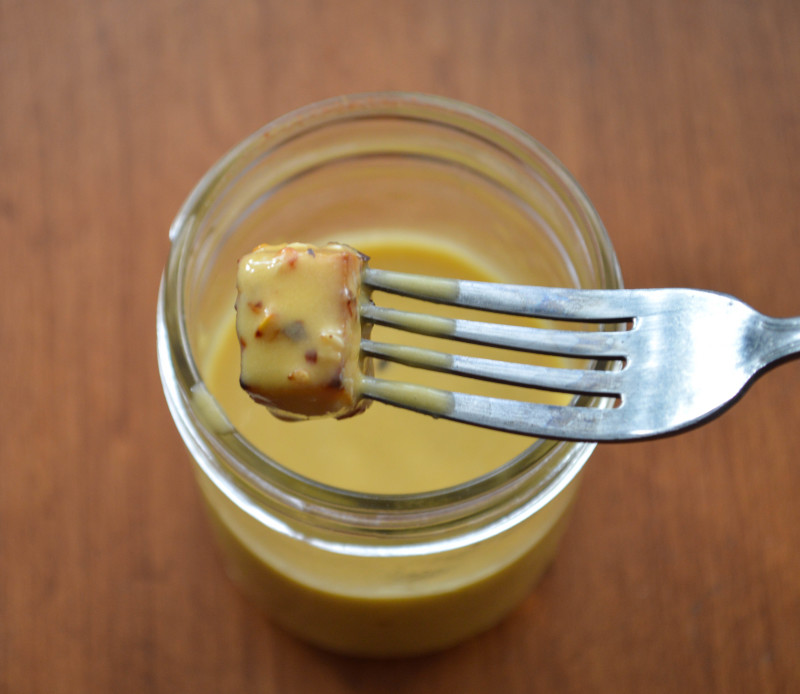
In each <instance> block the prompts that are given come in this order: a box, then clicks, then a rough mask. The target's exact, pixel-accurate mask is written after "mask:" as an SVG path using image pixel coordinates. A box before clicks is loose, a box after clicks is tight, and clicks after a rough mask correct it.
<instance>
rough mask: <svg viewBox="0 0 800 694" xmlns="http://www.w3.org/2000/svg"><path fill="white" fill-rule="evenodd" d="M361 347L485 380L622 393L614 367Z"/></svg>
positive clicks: (370, 342) (372, 353)
mask: <svg viewBox="0 0 800 694" xmlns="http://www.w3.org/2000/svg"><path fill="white" fill-rule="evenodd" d="M361 351H362V352H363V353H364V354H365V355H367V356H370V357H376V358H378V359H385V360H387V361H392V362H397V363H400V364H405V365H406V366H412V367H415V368H421V369H428V370H431V371H440V372H443V373H450V374H455V375H458V376H469V377H470V378H477V379H481V380H484V381H494V382H497V383H508V384H511V385H518V386H525V387H529V388H539V389H542V390H552V391H559V392H565V393H579V394H587V395H588V394H594V395H610V396H614V397H617V396H619V395H620V390H619V387H620V385H621V384H620V382H619V374H618V373H615V372H613V371H601V370H590V369H566V368H558V367H545V366H539V365H534V364H518V363H512V362H505V361H497V360H494V359H482V358H478V357H465V356H461V355H458V354H447V353H444V352H437V351H434V350H429V349H421V348H418V347H409V346H407V345H395V344H388V343H385V342H374V341H373V340H362V341H361Z"/></svg>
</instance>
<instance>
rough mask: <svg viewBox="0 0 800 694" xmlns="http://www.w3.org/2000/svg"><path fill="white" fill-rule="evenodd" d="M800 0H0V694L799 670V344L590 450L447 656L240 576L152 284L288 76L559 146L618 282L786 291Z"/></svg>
mask: <svg viewBox="0 0 800 694" xmlns="http://www.w3.org/2000/svg"><path fill="white" fill-rule="evenodd" d="M798 85H800V5H798V4H797V3H795V2H792V1H791V0H785V1H780V0H763V1H761V2H757V3H756V2H752V3H749V2H738V1H737V2H728V1H726V0H707V1H702V2H653V3H650V2H639V1H638V0H603V1H601V2H595V1H591V0H585V1H583V2H580V1H577V0H571V1H569V0H568V1H566V2H559V3H552V2H545V1H543V0H542V1H539V0H517V1H510V0H503V1H499V2H494V1H490V0H485V1H483V0H476V1H473V2H455V1H453V2H422V1H419V2H414V1H410V0H409V1H400V2H392V3H388V2H387V3H378V2H368V1H366V0H363V1H354V2H326V1H319V0H318V1H312V0H299V1H297V2H291V3H289V2H277V1H273V2H256V1H255V0H250V1H245V0H232V1H231V2H210V1H199V2H180V1H179V0H141V1H140V2H135V3H134V2H123V1H122V0H117V1H111V0H99V1H94V0H66V1H64V2H55V1H53V0H47V1H45V0H41V1H39V2H25V1H24V0H0V244H1V245H0V282H1V283H2V286H0V355H2V371H0V373H1V374H2V377H0V421H2V422H3V424H2V436H0V693H2V694H25V693H29V692H48V694H57V693H59V692H112V691H113V692H116V693H118V694H124V693H126V692H181V691H191V692H231V693H233V692H251V691H261V692H281V693H282V694H284V693H285V694H291V693H294V692H326V693H330V694H338V693H345V692H403V693H405V692H415V693H416V692H449V691H452V692H463V693H464V694H469V693H471V692H476V693H477V692H507V693H509V694H515V693H522V692H533V691H537V692H538V691H553V692H581V693H586V692H643V691H646V692H656V693H658V692H680V693H685V692H723V693H725V694H728V693H732V692H786V693H789V692H795V691H798V690H800V657H798V656H799V655H800V578H799V577H800V510H798V509H800V505H799V504H798V499H800V464H798V459H797V451H798V450H800V426H798V421H799V417H800V363H798V362H795V363H791V364H788V365H786V366H783V367H781V368H780V369H779V370H777V371H774V372H772V373H770V374H768V375H767V376H766V377H765V378H764V379H763V380H762V381H760V382H759V383H757V384H756V385H755V386H754V387H753V388H752V389H751V391H750V392H749V393H748V395H747V396H746V397H745V399H744V400H743V401H742V402H741V403H740V404H739V405H737V406H736V407H735V408H734V409H732V410H731V411H730V412H728V413H727V414H725V415H724V416H723V417H722V418H721V419H719V420H717V421H715V422H713V423H711V424H709V425H708V426H706V427H704V428H702V429H699V430H697V431H694V432H692V433H689V434H686V435H683V436H681V437H677V438H672V439H668V440H664V441H657V442H650V443H645V444H632V445H624V446H603V447H601V448H600V449H598V451H597V453H596V455H595V457H594V458H593V459H592V462H591V464H590V466H589V470H588V474H587V478H586V481H585V484H584V488H583V490H582V498H581V499H580V503H579V504H578V508H577V510H576V513H575V517H574V521H573V523H572V526H571V527H570V529H569V531H568V535H567V540H566V542H565V545H564V548H563V551H562V552H561V554H560V556H559V558H558V561H557V563H556V565H555V566H554V567H553V569H552V570H551V571H550V572H549V573H548V574H547V576H546V578H545V580H544V582H543V583H542V585H541V587H540V588H539V589H538V590H537V591H536V592H535V593H534V594H533V595H532V596H531V597H530V598H529V599H528V600H527V601H526V602H525V604H524V605H523V606H522V608H521V609H520V610H518V611H517V612H516V613H515V614H514V615H513V616H512V617H511V618H510V619H508V620H507V621H506V622H504V623H503V624H502V625H501V626H499V627H498V628H496V629H495V630H493V631H492V632H490V633H488V634H486V635H484V636H481V637H479V638H476V639H474V640H472V641H470V642H468V643H466V644H464V645H462V646H460V647H457V648H455V649H453V650H451V651H449V652H446V653H443V654H439V655H435V656H429V657H425V658H419V659H414V660H410V661H399V662H380V661H378V662H370V661H367V662H365V661H360V660H351V659H346V658H339V657H334V656H331V655H327V654H324V653H320V652H317V651H315V650H313V649H311V648H309V647H306V646H304V645H302V644H300V643H298V642H296V641H294V640H292V639H291V638H289V637H287V636H285V635H283V634H282V633H280V632H278V631H276V630H275V629H273V628H272V627H271V626H269V625H268V624H267V623H265V621H264V620H263V619H262V618H261V617H260V616H259V615H258V614H256V613H255V612H254V611H253V609H252V608H251V607H250V606H249V605H248V604H247V603H246V602H245V601H244V600H242V599H241V598H240V597H239V596H238V595H237V594H236V593H235V592H234V591H233V589H232V588H231V587H230V585H229V584H228V582H227V580H226V579H225V577H224V576H223V574H222V571H221V569H220V567H219V565H218V562H217V559H216V557H215V554H214V551H213V549H212V547H211V544H210V542H209V537H208V533H207V529H206V527H205V524H204V521H203V518H202V514H201V511H200V507H199V503H198V499H197V496H196V493H195V491H194V487H193V482H192V477H191V472H190V468H189V464H188V461H187V459H186V456H185V454H184V452H183V448H182V444H181V442H180V440H179V437H178V435H177V433H176V431H175V429H174V427H173V425H172V422H171V420H170V417H169V414H168V412H167V408H166V406H165V404H164V400H163V397H162V394H161V388H160V383H159V379H158V373H157V368H156V360H155V346H154V343H155V338H154V326H155V300H156V292H157V287H158V282H159V276H160V273H161V269H162V266H163V263H164V260H165V256H166V252H167V229H168V227H169V224H170V222H171V219H172V216H173V215H174V213H175V211H176V210H177V208H178V206H179V205H180V204H181V202H182V201H183V199H184V197H185V196H186V195H187V193H188V192H189V190H190V189H191V187H192V185H193V184H194V182H195V181H196V180H197V179H198V178H199V177H200V176H201V175H202V173H203V172H204V171H205V169H206V168H207V167H208V166H209V165H210V164H211V163H212V162H213V161H214V160H215V159H216V158H217V157H219V156H220V155H221V154H222V153H223V152H224V151H226V150H227V149H228V148H229V147H230V146H232V145H233V144H235V142H237V141H238V140H239V139H241V138H242V137H243V136H245V135H246V134H248V133H249V132H251V131H252V130H254V129H255V128H257V127H259V126H260V125H262V124H263V123H265V122H267V121H269V120H271V119H273V118H275V117H277V116H278V115H280V114H282V113H284V112H286V111H288V110H291V109H293V108H295V107H298V106H300V105H303V104H305V103H308V102H311V101H315V100H318V99H320V98H323V97H327V96H333V95H337V94H341V93H348V92H357V91H368V90H378V89H406V90H418V91H425V92H433V93H438V94H444V95H447V96H452V97H456V98H459V99H462V100H466V101H469V102H471V103H474V104H477V105H479V106H482V107H484V108H487V109H489V110H491V111H494V112H495V113H497V114H499V115H501V116H503V117H505V118H507V119H508V120H510V121H512V122H514V123H516V124H517V125H519V126H521V127H523V128H524V129H526V130H527V131H529V132H530V133H531V134H533V135H534V136H535V137H537V138H538V139H539V140H541V141H542V142H543V143H544V144H545V145H546V146H548V147H549V148H550V149H551V150H552V151H554V152H555V153H556V155H557V156H559V157H560V158H561V159H562V160H563V161H564V162H565V163H566V164H567V166H568V167H569V168H570V169H571V170H572V171H573V172H574V173H575V175H576V177H577V178H578V180H579V181H580V182H581V183H582V184H583V186H584V187H585V188H586V190H587V191H588V193H589V195H590V197H591V198H592V200H593V201H594V203H595V205H596V206H597V208H598V210H599V212H600V214H601V216H602V218H603V219H604V221H605V223H606V225H607V227H608V229H609V232H610V234H611V236H612V238H613V240H614V243H615V245H616V247H617V250H618V254H619V257H620V260H621V263H622V267H623V272H624V274H625V277H626V281H627V284H628V285H630V286H658V285H691V286H697V287H706V288H713V289H718V290H721V291H726V292H731V293H733V294H736V295H738V296H740V297H741V298H742V299H744V300H746V301H748V302H750V303H752V304H753V305H755V306H756V307H757V308H759V309H760V310H762V311H764V312H766V313H771V314H774V315H791V314H795V315H797V314H800V291H798V290H799V289H800V278H799V277H798V267H800V204H798V201H799V200H800V167H798V166H797V162H798V161H800V88H799V87H798Z"/></svg>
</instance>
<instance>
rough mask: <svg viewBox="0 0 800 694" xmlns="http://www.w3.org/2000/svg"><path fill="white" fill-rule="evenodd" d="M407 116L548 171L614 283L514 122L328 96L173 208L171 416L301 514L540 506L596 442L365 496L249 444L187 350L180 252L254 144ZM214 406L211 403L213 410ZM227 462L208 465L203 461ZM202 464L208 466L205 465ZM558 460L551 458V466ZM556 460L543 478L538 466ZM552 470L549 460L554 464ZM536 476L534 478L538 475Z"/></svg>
mask: <svg viewBox="0 0 800 694" xmlns="http://www.w3.org/2000/svg"><path fill="white" fill-rule="evenodd" d="M387 116H389V117H394V118H413V119H421V120H426V121H428V120H429V121H432V122H435V123H437V124H440V125H441V124H443V125H445V126H447V127H448V128H460V129H464V130H465V132H467V133H468V134H470V135H471V136H475V137H480V138H488V139H490V140H491V141H492V143H493V144H494V145H496V146H498V147H501V148H505V149H507V150H513V151H514V154H515V156H519V157H529V158H530V159H531V161H534V160H535V161H536V162H537V164H538V165H540V166H542V165H543V166H545V167H547V174H548V175H549V176H552V178H553V182H554V185H557V186H559V187H560V188H561V189H562V190H563V191H564V194H565V195H566V196H568V197H569V198H570V200H571V201H572V203H573V204H574V205H575V206H576V208H577V209H578V211H579V212H580V214H581V215H582V216H583V217H584V222H585V225H586V227H587V230H588V231H587V233H589V234H590V235H591V237H590V238H588V239H584V242H585V243H592V244H594V245H595V246H596V257H597V259H598V264H599V267H598V268H597V270H598V272H599V274H600V275H601V277H602V280H603V283H604V286H608V287H621V286H622V280H621V273H620V270H619V266H618V263H617V260H616V256H615V255H614V251H613V247H612V245H611V242H610V239H609V238H608V236H607V234H606V231H605V229H604V227H603V225H602V222H601V221H600V219H599V216H598V215H597V212H596V211H595V210H594V207H593V206H592V204H591V202H590V201H589V199H588V198H587V196H586V195H585V193H584V192H583V191H582V189H581V188H580V186H579V185H578V184H577V182H576V181H575V180H574V178H573V177H572V176H571V174H569V173H568V171H567V170H566V169H565V168H564V167H563V165H561V164H560V162H558V160H557V159H556V158H555V157H554V156H553V155H552V154H551V153H550V152H549V151H548V150H547V149H546V148H544V147H543V146H542V145H541V144H540V143H539V142H537V141H536V140H534V139H533V138H532V137H531V136H530V135H528V134H527V133H525V132H524V131H522V130H520V129H519V128H517V127H516V126H513V125H511V124H509V123H508V122H506V121H504V120H502V119H501V118H499V117H498V116H495V115H494V114H491V113H489V112H487V111H484V110H482V109H480V108H477V107H475V106H470V105H467V104H463V103H460V102H457V101H453V100H451V99H448V98H444V97H439V96H431V95H426V94H420V93H405V92H376V93H366V94H356V95H350V96H344V97H337V98H333V99H328V100H326V101H322V102H319V103H316V104H311V105H308V106H305V107H303V108H300V109H298V110H296V111H293V112H291V113H288V114H286V115H284V116H282V117H280V118H278V119H277V120H275V121H273V122H271V123H269V124H267V125H265V126H264V127H262V128H261V129H259V130H258V131H256V132H255V133H253V134H252V135H250V136H249V137H247V138H246V139H244V140H243V141H242V142H241V143H240V144H238V145H237V146H235V147H234V148H233V149H232V150H230V151H229V152H228V153H227V154H226V155H224V156H223V157H222V158H221V159H220V160H219V161H218V162H217V163H216V164H214V165H213V166H212V167H211V169H209V171H208V172H207V173H206V174H205V176H203V178H202V179H201V180H200V182H199V183H198V184H197V186H196V187H195V188H194V190H193V191H192V192H191V194H190V195H189V197H188V198H187V200H186V202H185V203H184V204H183V206H182V207H181V209H180V211H179V212H178V214H177V216H176V218H175V221H174V222H173V224H172V226H171V228H170V234H169V236H170V241H171V243H172V247H171V250H170V255H169V259H168V261H167V267H166V269H165V273H164V278H163V280H162V287H161V291H160V294H159V307H158V312H159V317H158V328H159V335H158V351H159V369H160V371H161V375H162V382H163V384H164V391H165V395H166V397H167V401H168V404H169V406H170V410H171V412H172V414H173V418H174V419H175V421H176V424H177V426H178V429H179V430H180V432H181V435H182V437H183V439H184V442H185V443H186V444H187V446H188V447H189V449H190V451H191V452H192V455H193V457H194V458H195V460H196V461H197V462H198V463H199V464H200V465H201V467H202V468H203V470H204V471H205V472H206V473H207V474H210V476H212V477H213V478H215V479H216V480H217V481H218V482H220V483H221V484H225V485H232V486H234V487H236V488H237V489H238V490H239V491H240V492H242V493H244V494H255V495H258V496H262V497H263V496H264V495H270V496H276V495H277V496H278V497H280V498H281V499H282V500H283V501H284V502H285V503H287V504H288V505H289V506H294V507H295V508H296V509H297V510H298V512H300V511H302V512H307V511H308V510H309V509H311V510H313V509H318V510H319V509H322V510H323V511H324V509H329V508H335V509H336V512H337V513H345V514H355V515H356V516H358V517H359V518H362V519H363V518H364V517H366V516H367V515H369V514H375V512H378V514H379V516H380V518H379V519H378V520H377V521H376V522H377V523H379V524H382V523H385V522H386V518H387V517H388V516H389V515H391V514H401V515H403V514H404V515H406V516H408V515H412V516H413V515H414V514H415V513H416V512H417V511H426V512H427V511H429V510H430V509H432V508H441V509H448V511H447V514H446V515H448V516H449V515H450V514H451V513H452V512H453V510H454V509H457V508H460V507H461V506H462V505H463V504H464V503H467V502H469V501H470V500H474V499H476V498H485V499H489V498H496V497H497V496H498V495H502V496H509V497H510V496H514V495H516V494H518V493H519V488H520V487H522V486H525V485H527V486H528V487H529V486H530V484H531V483H532V482H533V483H534V484H535V486H536V488H537V490H538V491H537V494H539V496H540V497H541V505H544V503H546V501H547V500H548V499H549V498H550V497H551V495H552V493H555V492H556V491H557V490H558V489H560V488H561V487H563V486H564V485H565V484H566V483H568V482H569V481H570V480H571V479H572V478H573V477H574V476H575V475H576V474H577V473H578V472H579V471H580V469H581V468H582V466H583V463H584V462H585V460H586V459H587V458H588V456H589V455H590V453H591V451H592V450H593V448H594V444H590V443H585V442H565V441H549V440H544V439H535V440H533V441H532V444H531V446H529V447H527V448H526V449H525V450H523V451H522V452H521V453H519V454H518V455H516V456H514V457H513V458H512V459H511V460H509V461H507V462H506V463H504V464H502V465H501V466H499V467H498V468H496V469H494V470H492V471H490V472H488V473H486V474H484V475H482V476H479V477H476V478H474V479H470V480H467V481H465V482H463V483H460V484H457V485H455V486H452V487H447V488H443V489H436V490H432V491H423V492H416V493H403V494H382V493H365V492H359V491H354V490H348V489H344V488H339V487H333V486H330V485H328V484H325V483H322V482H318V481H316V480H313V479H310V478H307V477H305V476H303V475H300V474H298V473H296V472H294V471H292V470H290V469H288V468H286V467H285V466H283V465H282V464H281V463H279V462H277V461H275V460H273V459H272V458H271V457H270V456H268V455H267V454H265V453H263V452H262V451H261V450H259V449H257V448H256V447H255V446H253V445H252V444H251V443H250V441H249V440H248V439H246V438H245V437H244V436H243V435H242V434H240V433H239V432H238V431H237V430H235V429H234V428H233V426H232V425H230V423H229V422H227V418H226V416H225V415H224V412H222V410H221V409H220V408H219V406H218V405H216V403H215V402H214V401H213V397H212V396H211V395H210V394H209V393H208V391H207V390H206V389H205V385H204V384H203V380H202V377H201V375H200V369H199V368H198V365H197V363H196V362H195V358H194V355H193V353H192V350H191V347H190V339H189V336H188V330H187V326H186V322H185V318H184V310H183V309H184V300H185V296H184V280H185V274H186V258H185V256H186V254H187V252H188V250H189V249H190V248H191V247H192V245H193V241H194V240H195V235H196V234H197V232H198V229H199V220H201V219H202V218H203V216H204V215H205V214H206V213H207V212H208V210H209V208H211V207H212V206H213V205H214V197H215V192H217V191H219V190H220V189H221V188H223V187H224V186H226V185H230V183H231V181H233V180H235V179H236V178H238V177H240V176H242V175H243V174H244V173H245V172H246V171H247V168H248V166H249V160H250V153H251V150H252V148H253V147H254V146H256V145H258V147H260V148H263V147H264V142H265V141H266V142H267V143H268V147H269V149H268V150H267V156H268V155H269V152H270V151H274V150H276V149H277V148H279V147H280V146H281V145H283V144H284V143H285V142H287V141H289V140H291V139H292V138H295V137H300V136H302V135H303V134H305V133H308V132H310V131H311V130H313V129H315V128H322V127H325V126H326V125H327V124H330V123H332V122H337V121H340V120H344V119H351V120H352V119H356V118H365V119H366V118H378V117H387ZM581 402H582V404H585V405H588V406H594V407H606V406H609V403H608V399H607V398H583V399H582V401H581ZM215 405H216V409H215ZM211 460H214V461H224V466H223V467H216V468H215V469H211V468H212V467H214V466H212V465H211V463H209V462H208V461H211ZM204 461H205V464H204ZM556 461H557V464H556ZM548 464H554V465H555V467H554V469H553V470H550V471H548V472H547V474H538V473H539V471H540V469H541V468H543V467H547V465H548ZM551 466H552V465H551ZM537 475H538V477H539V479H535V478H537Z"/></svg>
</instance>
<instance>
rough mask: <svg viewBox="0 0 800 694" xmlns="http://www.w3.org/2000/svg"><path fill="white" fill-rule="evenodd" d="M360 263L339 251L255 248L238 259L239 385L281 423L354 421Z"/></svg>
mask: <svg viewBox="0 0 800 694" xmlns="http://www.w3.org/2000/svg"><path fill="white" fill-rule="evenodd" d="M364 261H365V258H364V257H362V256H360V255H359V254H358V253H357V252H356V251H354V250H353V249H352V248H349V247H347V246H343V245H341V244H327V245H325V246H322V247H315V246H310V245H308V244H301V243H293V244H289V245H280V246H269V245H266V244H264V245H261V246H259V247H258V248H256V249H254V250H253V251H251V252H250V253H248V254H247V255H245V256H243V257H242V258H241V259H240V260H239V264H238V269H237V279H236V286H237V289H238V296H237V297H236V332H237V334H238V336H239V345H240V352H241V377H240V383H241V386H242V388H244V389H245V390H246V391H247V392H248V393H249V394H250V397H252V398H253V399H254V400H255V401H256V402H258V403H259V404H262V405H264V406H265V407H268V408H269V409H270V411H271V412H273V414H275V415H276V416H278V417H280V418H283V419H290V420H297V419H308V418H309V417H322V416H334V417H345V416H352V415H353V414H355V413H356V412H358V410H359V408H360V405H362V403H359V402H358V383H359V381H360V380H361V369H360V360H359V352H360V347H359V345H360V341H361V328H360V323H359V318H358V301H359V294H360V290H361V270H362V267H363V265H364Z"/></svg>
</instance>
